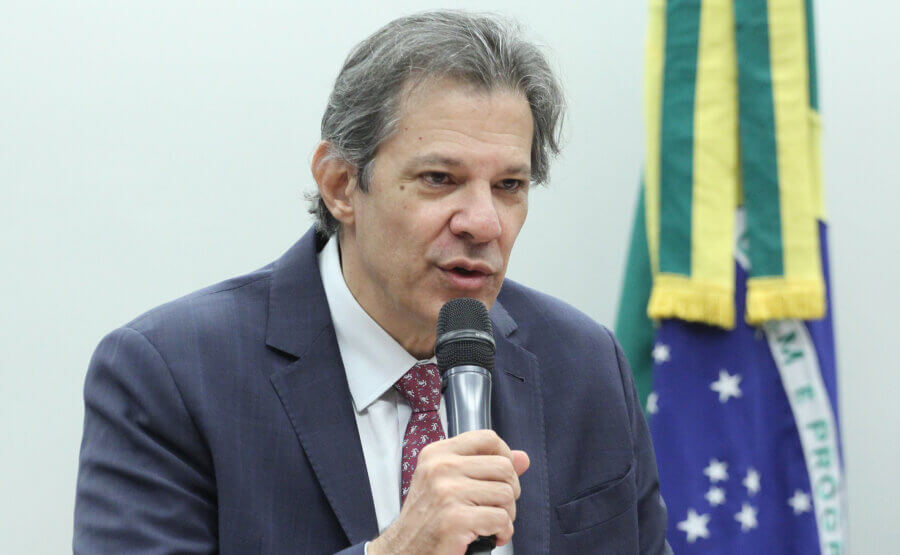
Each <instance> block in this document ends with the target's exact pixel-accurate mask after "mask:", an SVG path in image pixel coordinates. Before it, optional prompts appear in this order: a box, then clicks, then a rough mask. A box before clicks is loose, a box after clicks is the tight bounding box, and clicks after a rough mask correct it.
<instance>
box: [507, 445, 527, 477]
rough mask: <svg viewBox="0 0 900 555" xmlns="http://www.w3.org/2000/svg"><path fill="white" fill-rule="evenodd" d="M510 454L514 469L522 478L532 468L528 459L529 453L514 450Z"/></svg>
mask: <svg viewBox="0 0 900 555" xmlns="http://www.w3.org/2000/svg"><path fill="white" fill-rule="evenodd" d="M510 454H511V455H512V463H513V468H515V469H516V475H518V476H521V475H522V474H524V473H525V471H526V470H528V467H529V466H531V459H529V458H528V453H526V452H525V451H518V450H515V449H514V450H512V451H510Z"/></svg>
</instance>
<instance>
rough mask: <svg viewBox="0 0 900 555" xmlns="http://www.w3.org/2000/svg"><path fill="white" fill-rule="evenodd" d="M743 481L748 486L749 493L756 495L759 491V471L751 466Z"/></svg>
mask: <svg viewBox="0 0 900 555" xmlns="http://www.w3.org/2000/svg"><path fill="white" fill-rule="evenodd" d="M741 483H742V484H744V487H745V488H747V493H749V494H750V495H756V494H757V493H759V472H757V471H756V469H755V468H752V467H751V468H750V470H748V471H747V476H746V477H745V478H744V481H743V482H741Z"/></svg>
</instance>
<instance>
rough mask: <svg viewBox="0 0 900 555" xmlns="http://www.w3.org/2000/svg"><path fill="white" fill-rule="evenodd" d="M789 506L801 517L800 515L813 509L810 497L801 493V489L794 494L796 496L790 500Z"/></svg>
mask: <svg viewBox="0 0 900 555" xmlns="http://www.w3.org/2000/svg"><path fill="white" fill-rule="evenodd" d="M788 505H790V506H791V508H793V509H794V514H795V515H799V514H800V513H806V512H809V510H810V509H812V503H810V499H809V495H808V494H806V493H804V492H802V491H800V490H799V489H798V490H796V491H795V492H794V496H793V497H791V498H790V499H788Z"/></svg>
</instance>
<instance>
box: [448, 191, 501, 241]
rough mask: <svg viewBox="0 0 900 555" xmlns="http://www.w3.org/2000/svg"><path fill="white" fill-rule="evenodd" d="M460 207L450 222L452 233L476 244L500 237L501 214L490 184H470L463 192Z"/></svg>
mask: <svg viewBox="0 0 900 555" xmlns="http://www.w3.org/2000/svg"><path fill="white" fill-rule="evenodd" d="M461 192H463V194H462V195H461V196H460V205H459V207H458V209H457V211H456V212H455V213H454V215H453V218H452V219H451V220H450V231H452V232H453V234H454V235H456V236H458V237H462V238H464V239H466V240H469V241H472V242H474V243H488V242H490V241H493V240H494V239H496V238H498V237H500V232H501V226H500V214H499V213H498V212H497V207H496V205H495V204H494V201H495V199H494V195H493V189H492V187H491V186H490V184H489V183H470V184H468V185H467V186H466V187H464V188H463V190H462V191H461Z"/></svg>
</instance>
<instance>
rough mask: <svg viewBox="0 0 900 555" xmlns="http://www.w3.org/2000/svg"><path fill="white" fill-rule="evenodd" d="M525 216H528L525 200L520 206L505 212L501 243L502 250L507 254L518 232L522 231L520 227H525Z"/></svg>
mask: <svg viewBox="0 0 900 555" xmlns="http://www.w3.org/2000/svg"><path fill="white" fill-rule="evenodd" d="M526 216H528V201H527V200H525V201H524V202H522V203H521V204H518V205H515V206H512V207H510V210H509V211H507V212H506V214H505V217H504V220H503V241H504V248H505V249H506V251H507V252H508V251H509V250H511V249H512V246H513V243H515V241H516V237H518V236H519V232H520V231H522V226H523V225H525V217H526Z"/></svg>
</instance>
